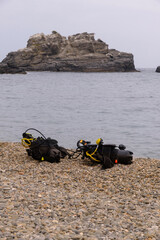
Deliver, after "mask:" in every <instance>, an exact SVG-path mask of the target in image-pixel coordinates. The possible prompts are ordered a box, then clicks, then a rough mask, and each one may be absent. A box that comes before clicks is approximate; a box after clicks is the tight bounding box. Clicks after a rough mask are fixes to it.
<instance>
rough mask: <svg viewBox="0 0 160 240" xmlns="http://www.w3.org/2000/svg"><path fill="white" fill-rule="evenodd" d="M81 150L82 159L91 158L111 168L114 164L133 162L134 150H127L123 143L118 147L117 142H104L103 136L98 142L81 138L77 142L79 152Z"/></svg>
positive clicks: (104, 166)
mask: <svg viewBox="0 0 160 240" xmlns="http://www.w3.org/2000/svg"><path fill="white" fill-rule="evenodd" d="M78 151H79V152H81V154H82V159H84V158H89V159H91V161H93V162H98V163H101V164H102V166H103V168H105V169H106V168H111V167H113V166H114V164H117V163H120V164H131V163H132V160H133V152H131V151H128V150H126V147H125V146H124V145H123V144H120V145H119V146H118V147H117V146H116V145H115V144H103V140H102V139H101V138H99V139H97V141H96V144H91V142H89V141H85V140H79V141H78V142H77V152H78Z"/></svg>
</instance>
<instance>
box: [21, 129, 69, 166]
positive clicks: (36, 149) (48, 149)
mask: <svg viewBox="0 0 160 240" xmlns="http://www.w3.org/2000/svg"><path fill="white" fill-rule="evenodd" d="M29 130H35V131H37V132H38V133H40V134H41V137H38V138H34V137H33V136H32V134H30V133H27V132H28V131H29ZM22 136H23V138H22V145H23V146H24V147H26V148H27V149H26V151H27V153H28V155H29V156H31V157H32V158H34V159H36V160H39V161H48V162H51V163H53V162H59V161H60V158H64V157H65V156H67V155H68V156H70V154H69V153H68V152H67V150H66V149H65V148H63V147H60V146H58V142H57V140H55V139H51V138H46V137H45V136H44V135H43V134H42V133H41V132H40V131H38V130H37V129H35V128H29V129H27V130H26V131H25V132H24V133H23V134H22Z"/></svg>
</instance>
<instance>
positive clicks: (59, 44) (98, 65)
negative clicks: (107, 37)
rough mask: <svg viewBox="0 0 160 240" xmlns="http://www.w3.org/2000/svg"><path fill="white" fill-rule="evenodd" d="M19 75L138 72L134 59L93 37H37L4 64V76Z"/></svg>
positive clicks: (12, 53)
mask: <svg viewBox="0 0 160 240" xmlns="http://www.w3.org/2000/svg"><path fill="white" fill-rule="evenodd" d="M14 71H15V72H16V71H19V72H20V71H75V72H77V71H79V72H115V71H116V72H117V71H120V72H126V71H135V66H134V61H133V55H132V54H129V53H123V52H119V51H117V50H114V49H113V50H110V49H109V48H108V45H107V44H106V43H105V42H103V41H102V40H100V39H98V40H95V39H94V34H92V33H90V34H89V33H81V34H76V35H73V36H69V37H68V39H67V38H66V37H63V36H61V35H60V34H59V33H57V32H55V31H53V32H52V34H50V35H44V34H43V33H41V34H35V35H33V36H32V37H30V39H29V40H28V42H27V47H26V48H24V49H20V50H18V51H16V52H10V53H9V54H8V55H7V57H6V58H5V59H4V60H3V61H2V62H1V63H0V73H3V72H11V73H12V72H14Z"/></svg>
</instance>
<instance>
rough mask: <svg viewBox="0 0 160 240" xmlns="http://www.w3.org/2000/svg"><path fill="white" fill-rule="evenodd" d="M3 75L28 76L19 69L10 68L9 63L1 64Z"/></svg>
mask: <svg viewBox="0 0 160 240" xmlns="http://www.w3.org/2000/svg"><path fill="white" fill-rule="evenodd" d="M2 73H12V74H14V73H23V74H26V72H25V71H24V70H23V69H21V68H18V67H13V66H9V65H8V64H7V63H0V74H2Z"/></svg>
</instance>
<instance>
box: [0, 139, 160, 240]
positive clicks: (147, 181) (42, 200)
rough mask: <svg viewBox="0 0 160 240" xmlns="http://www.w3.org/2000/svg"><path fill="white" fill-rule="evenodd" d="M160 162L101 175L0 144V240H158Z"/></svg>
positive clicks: (97, 169) (96, 169)
mask: <svg viewBox="0 0 160 240" xmlns="http://www.w3.org/2000/svg"><path fill="white" fill-rule="evenodd" d="M159 172H160V161H159V160H155V159H143V158H137V159H134V161H133V164H132V165H129V166H125V165H115V166H114V167H113V168H111V169H106V170H102V169H101V165H93V164H92V163H91V162H90V161H89V160H82V159H80V158H77V159H68V158H66V159H62V160H61V162H60V163H48V162H38V161H36V160H33V159H32V158H31V157H28V156H27V153H26V151H25V148H24V147H23V146H22V145H21V144H20V143H4V142H3V143H0V178H1V181H0V239H1V240H11V239H27V240H30V239H33V240H53V239H55V240H59V239H60V240H63V239H64V240H69V239H74V240H87V239H88V240H98V239H99V240H108V239H115V240H119V239H120V240H124V239H126V240H131V239H137V240H155V239H156V240H159V239H160V232H159V226H160V208H159V206H160V205H159V203H160V201H159V200H160V198H159V195H158V193H159V192H160V191H159V186H160V184H159V183H158V181H159Z"/></svg>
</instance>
